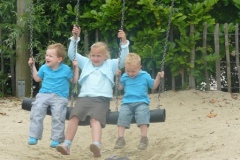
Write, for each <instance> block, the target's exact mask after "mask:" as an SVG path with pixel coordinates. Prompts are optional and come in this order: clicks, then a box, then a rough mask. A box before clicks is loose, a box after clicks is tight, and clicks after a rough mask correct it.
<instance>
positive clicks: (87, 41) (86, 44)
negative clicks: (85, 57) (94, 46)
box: [83, 30, 89, 54]
mask: <svg viewBox="0 0 240 160" xmlns="http://www.w3.org/2000/svg"><path fill="white" fill-rule="evenodd" d="M88 46H89V36H88V30H85V31H84V47H83V48H84V54H88V52H89V48H88Z"/></svg>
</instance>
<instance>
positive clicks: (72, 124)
mask: <svg viewBox="0 0 240 160" xmlns="http://www.w3.org/2000/svg"><path fill="white" fill-rule="evenodd" d="M78 123H79V119H78V118H77V117H76V116H73V117H72V118H71V119H70V120H69V122H68V126H67V130H66V138H65V139H66V140H70V141H72V140H73V138H74V136H75V134H76V132H77V129H78Z"/></svg>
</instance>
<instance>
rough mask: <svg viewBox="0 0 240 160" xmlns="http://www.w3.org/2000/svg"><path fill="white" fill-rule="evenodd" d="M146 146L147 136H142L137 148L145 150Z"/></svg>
mask: <svg viewBox="0 0 240 160" xmlns="http://www.w3.org/2000/svg"><path fill="white" fill-rule="evenodd" d="M147 146H148V138H147V137H142V138H141V140H140V143H139V145H138V149H141V150H145V149H147Z"/></svg>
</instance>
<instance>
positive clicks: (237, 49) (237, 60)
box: [235, 24, 240, 93]
mask: <svg viewBox="0 0 240 160" xmlns="http://www.w3.org/2000/svg"><path fill="white" fill-rule="evenodd" d="M238 33H239V32H238V24H236V26H235V47H236V67H237V72H238V93H240V66H239V46H238V45H239V39H238Z"/></svg>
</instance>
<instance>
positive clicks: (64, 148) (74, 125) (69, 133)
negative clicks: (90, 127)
mask: <svg viewBox="0 0 240 160" xmlns="http://www.w3.org/2000/svg"><path fill="white" fill-rule="evenodd" d="M78 123H79V119H78V118H77V117H76V116H73V117H72V118H71V119H70V120H69V122H68V126H67V130H66V138H65V140H64V142H63V143H62V144H60V145H58V146H57V148H56V149H57V151H58V152H60V153H61V154H63V155H69V154H70V146H71V143H72V140H73V138H74V136H75V134H76V132H77V129H78Z"/></svg>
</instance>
